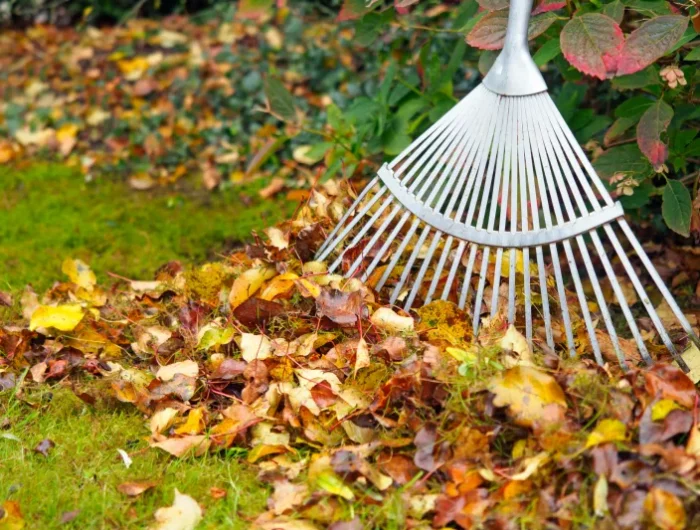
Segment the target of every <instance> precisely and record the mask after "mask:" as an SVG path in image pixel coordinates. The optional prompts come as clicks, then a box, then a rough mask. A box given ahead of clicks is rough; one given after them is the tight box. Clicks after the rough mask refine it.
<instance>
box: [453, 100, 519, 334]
mask: <svg viewBox="0 0 700 530" xmlns="http://www.w3.org/2000/svg"><path fill="white" fill-rule="evenodd" d="M506 101H507V100H506ZM499 103H500V105H499V108H498V115H497V117H496V119H494V122H493V123H494V125H499V126H500V125H501V123H502V122H505V119H506V117H507V115H508V113H507V108H505V107H506V104H505V103H503V98H499ZM500 131H501V132H500V133H499V137H500V136H502V135H503V128H502V127H501V129H500ZM498 145H499V143H498V139H497V138H496V130H495V129H494V131H493V137H489V139H488V143H487V144H486V145H485V149H484V152H483V153H482V159H481V160H480V162H479V170H478V174H481V172H482V171H483V168H484V165H486V162H487V160H486V159H487V158H488V165H487V167H486V183H485V185H484V188H483V191H482V189H481V182H482V180H483V179H478V180H477V182H476V187H475V188H474V192H473V194H472V196H471V199H470V201H469V211H468V212H467V219H466V222H465V223H466V224H467V225H469V224H471V222H472V219H473V217H474V212H475V210H476V206H477V204H478V203H479V197H481V207H480V209H479V215H478V220H477V228H481V227H482V225H483V221H484V216H485V214H486V210H485V205H486V201H487V200H488V196H489V191H490V190H491V182H492V181H493V175H494V170H495V161H496V157H487V154H488V152H489V151H492V150H495V149H497V148H498ZM477 248H478V247H477V245H472V247H471V250H470V254H469V262H468V264H467V269H466V273H465V275H464V280H463V282H462V290H461V292H460V296H459V307H460V309H464V308H465V307H466V304H467V295H468V294H469V288H470V285H471V277H472V272H473V267H474V260H475V258H476V252H477ZM484 252H487V249H486V248H485V249H484ZM458 265H459V263H455V264H454V265H453V268H455V272H456V267H457V266H458ZM450 274H452V271H450ZM482 274H483V272H482ZM482 292H483V290H482ZM478 309H479V310H480V304H479V308H478ZM472 316H473V318H474V321H476V324H477V325H478V315H477V313H476V308H475V313H474V314H473V315H472ZM472 327H474V322H473V323H472ZM474 329H476V328H475V327H474ZM475 333H476V331H475Z"/></svg>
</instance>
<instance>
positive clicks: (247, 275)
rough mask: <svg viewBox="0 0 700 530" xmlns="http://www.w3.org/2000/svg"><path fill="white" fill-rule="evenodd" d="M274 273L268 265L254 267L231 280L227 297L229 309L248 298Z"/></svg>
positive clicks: (234, 307)
mask: <svg viewBox="0 0 700 530" xmlns="http://www.w3.org/2000/svg"><path fill="white" fill-rule="evenodd" d="M274 275H275V270H274V269H272V268H270V267H255V268H253V269H248V270H247V271H245V272H244V273H242V274H241V275H240V276H239V277H238V278H236V280H235V281H234V282H233V287H231V293H230V294H229V297H228V302H229V305H230V306H231V309H232V310H233V309H236V308H237V307H238V306H239V305H241V304H242V303H243V302H245V301H246V300H248V298H250V297H251V296H253V294H255V293H256V292H257V291H258V289H260V287H261V286H262V284H263V283H264V282H265V280H269V279H270V278H272V277H273V276H274Z"/></svg>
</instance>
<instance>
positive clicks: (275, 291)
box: [260, 272, 299, 300]
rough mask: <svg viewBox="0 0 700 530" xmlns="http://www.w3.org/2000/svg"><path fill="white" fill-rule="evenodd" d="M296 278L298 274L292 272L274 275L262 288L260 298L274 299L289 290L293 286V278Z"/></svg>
mask: <svg viewBox="0 0 700 530" xmlns="http://www.w3.org/2000/svg"><path fill="white" fill-rule="evenodd" d="M298 278H299V276H297V275H296V274H294V273H293V272H285V273H284V274H280V275H279V276H275V277H274V278H272V280H270V283H268V284H267V285H266V286H265V288H264V289H263V290H262V293H260V298H262V299H263V300H274V299H275V298H276V297H278V296H279V295H282V294H285V293H287V292H289V291H290V290H291V289H292V288H293V287H294V280H296V279H298Z"/></svg>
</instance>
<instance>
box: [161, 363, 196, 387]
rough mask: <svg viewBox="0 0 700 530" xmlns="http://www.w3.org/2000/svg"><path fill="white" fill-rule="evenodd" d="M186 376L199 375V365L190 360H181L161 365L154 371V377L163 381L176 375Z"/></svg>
mask: <svg viewBox="0 0 700 530" xmlns="http://www.w3.org/2000/svg"><path fill="white" fill-rule="evenodd" d="M178 374H181V375H185V376H187V377H197V376H198V375H199V365H198V364H197V363H196V362H195V361H192V360H187V361H181V362H179V363H173V364H168V365H166V366H161V367H160V368H159V369H158V371H157V372H156V377H157V378H158V379H160V380H161V381H163V382H166V381H172V380H173V378H174V377H175V376H176V375H178Z"/></svg>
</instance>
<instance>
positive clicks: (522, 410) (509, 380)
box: [488, 366, 567, 427]
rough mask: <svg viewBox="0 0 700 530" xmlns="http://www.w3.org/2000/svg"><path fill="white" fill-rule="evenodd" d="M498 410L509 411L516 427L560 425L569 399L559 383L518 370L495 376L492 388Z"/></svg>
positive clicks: (526, 369)
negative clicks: (539, 423)
mask: <svg viewBox="0 0 700 530" xmlns="http://www.w3.org/2000/svg"><path fill="white" fill-rule="evenodd" d="M488 388H489V390H490V391H491V392H492V393H493V394H494V400H493V403H494V405H496V406H497V407H508V410H509V412H510V414H511V415H512V416H513V417H514V419H515V421H516V423H518V424H520V425H523V426H526V427H529V426H532V425H533V424H534V423H538V422H543V423H556V422H558V421H560V420H561V419H562V417H563V412H564V411H565V410H566V408H567V405H566V398H565V396H564V392H563V391H562V389H561V387H560V386H559V384H558V383H557V382H556V380H555V379H554V378H553V377H552V376H550V375H548V374H546V373H544V372H541V371H540V370H538V369H536V368H532V367H527V366H516V367H514V368H510V369H508V370H505V371H504V372H503V373H501V374H498V375H496V376H494V377H493V378H492V379H491V381H489V384H488Z"/></svg>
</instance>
